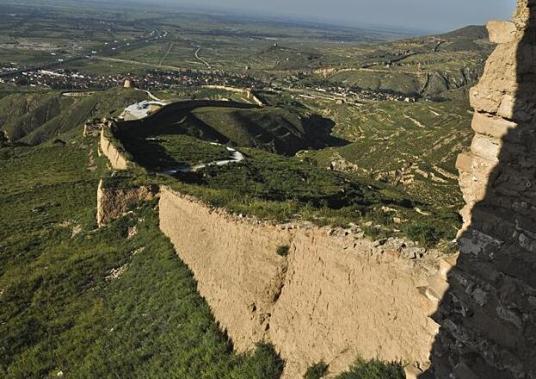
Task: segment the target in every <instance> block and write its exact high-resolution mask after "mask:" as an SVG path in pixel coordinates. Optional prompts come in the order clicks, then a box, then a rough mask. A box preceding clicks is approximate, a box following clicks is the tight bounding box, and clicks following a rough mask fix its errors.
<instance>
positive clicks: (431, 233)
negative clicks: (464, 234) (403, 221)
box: [405, 223, 441, 247]
mask: <svg viewBox="0 0 536 379" xmlns="http://www.w3.org/2000/svg"><path fill="white" fill-rule="evenodd" d="M405 231H406V234H407V235H408V237H409V238H411V239H412V240H413V241H417V242H419V243H421V244H422V245H424V246H427V247H431V246H434V245H435V244H437V243H438V242H439V240H440V239H441V233H440V232H439V231H438V230H437V229H436V228H435V227H434V226H432V225H427V224H423V223H417V224H412V225H408V226H407V227H406V228H405Z"/></svg>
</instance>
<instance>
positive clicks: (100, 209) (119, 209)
mask: <svg viewBox="0 0 536 379" xmlns="http://www.w3.org/2000/svg"><path fill="white" fill-rule="evenodd" d="M157 193H158V189H157V188H156V187H153V186H141V187H126V188H118V187H115V186H106V185H105V182H104V180H103V179H101V180H100V182H99V187H98V189H97V225H98V226H99V227H101V226H104V225H106V224H107V223H109V222H110V221H112V220H115V219H117V218H119V217H121V216H122V215H123V214H125V213H126V212H127V211H128V210H129V208H130V207H132V206H133V205H135V204H137V203H140V202H142V201H150V200H153V199H154V197H155V196H156V194H157Z"/></svg>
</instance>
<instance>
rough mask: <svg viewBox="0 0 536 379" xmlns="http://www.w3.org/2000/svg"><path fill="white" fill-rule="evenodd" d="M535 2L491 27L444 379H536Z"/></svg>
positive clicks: (445, 306) (449, 299)
mask: <svg viewBox="0 0 536 379" xmlns="http://www.w3.org/2000/svg"><path fill="white" fill-rule="evenodd" d="M535 12H536V1H535V0H518V8H517V12H516V15H515V16H514V20H513V22H490V24H489V25H488V28H489V31H490V37H491V39H492V41H493V42H495V43H497V44H498V46H497V48H496V50H495V51H494V53H493V54H492V55H491V56H490V58H489V60H488V62H487V64H486V68H485V72H484V75H483V77H482V79H481V81H480V82H479V84H478V85H477V86H476V87H474V88H473V89H472V90H471V93H470V97H471V104H472V106H473V108H474V110H475V114H474V119H473V124H472V128H473V130H474V131H475V136H474V139H473V142H472V145H471V149H470V151H469V152H467V153H464V154H462V155H460V157H459V159H458V162H457V167H458V169H459V171H460V186H461V188H462V191H463V194H464V198H465V200H466V203H467V206H466V207H465V208H464V209H463V211H462V216H463V218H464V228H463V230H462V231H461V232H460V235H459V243H460V257H459V259H458V262H457V264H456V266H455V267H454V268H453V269H452V270H451V271H450V273H449V274H448V282H449V285H450V289H449V290H448V291H447V293H446V294H445V296H444V297H443V299H442V302H441V304H440V307H439V309H438V311H437V312H436V314H435V315H434V319H435V320H436V321H437V322H438V323H439V324H440V325H441V329H440V333H439V335H438V336H437V338H436V343H435V344H434V348H433V352H432V357H431V360H432V365H433V371H432V372H431V373H432V374H433V375H434V376H435V377H436V378H485V379H488V378H501V379H507V378H536V119H535V109H536V37H535V28H536V25H535V24H536V23H535V22H534V14H535Z"/></svg>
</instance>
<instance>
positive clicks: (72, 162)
mask: <svg viewBox="0 0 536 379" xmlns="http://www.w3.org/2000/svg"><path fill="white" fill-rule="evenodd" d="M88 148H90V147H86V148H84V147H83V145H82V144H80V143H77V144H76V145H68V146H67V147H64V148H61V147H41V148H3V149H0V157H1V159H0V171H1V172H2V176H1V178H0V189H1V192H0V193H1V195H0V202H1V203H2V207H0V241H1V243H0V293H1V295H0V376H2V377H5V378H28V377H46V376H55V375H56V374H57V373H58V372H60V371H61V372H63V373H64V374H65V375H67V376H70V377H113V376H120V377H147V376H151V377H177V378H214V379H216V378H218V379H219V378H233V379H238V378H244V379H246V378H247V379H249V378H258V379H264V378H277V377H279V374H280V372H281V369H282V363H281V361H280V360H279V359H278V358H277V355H276V354H275V353H274V352H273V350H272V349H271V348H270V347H268V346H260V347H259V348H258V349H257V350H256V351H255V352H254V353H252V354H251V355H248V356H242V355H236V354H233V353H232V349H231V346H230V344H229V342H228V340H227V338H226V336H225V335H223V334H222V333H221V332H220V331H219V329H218V327H217V325H216V323H215V321H214V319H213V317H212V315H211V313H210V311H209V308H208V306H207V304H206V303H205V302H204V301H203V300H202V299H201V297H200V296H199V295H198V293H197V291H196V285H195V281H194V279H193V277H192V274H191V273H190V272H189V270H188V269H187V268H186V266H185V265H184V264H182V263H181V262H180V261H179V259H178V258H177V257H176V255H175V252H174V250H173V247H172V246H171V244H170V242H169V241H168V240H167V239H166V238H165V237H163V236H162V234H161V233H160V232H159V229H158V218H157V216H156V215H155V213H154V211H153V210H152V208H153V205H154V204H148V205H147V206H142V207H141V208H138V209H134V212H135V213H134V215H132V216H131V217H127V218H123V219H120V220H118V221H116V222H114V223H112V224H111V225H110V226H109V227H107V228H104V229H100V230H95V193H96V186H97V181H98V175H97V173H96V172H90V171H87V169H86V165H85V164H84V163H85V161H86V160H87V156H88ZM91 148H93V147H91ZM100 164H102V162H100ZM43 167H50V169H49V170H50V171H48V172H45V173H43ZM132 226H136V227H137V230H138V234H137V235H136V236H135V237H133V238H131V239H126V238H125V237H126V234H127V231H128V228H129V227H132ZM73 230H78V231H79V233H78V234H76V233H74V234H73ZM119 268H123V269H124V270H125V271H124V273H123V274H122V275H121V276H119V277H118V278H117V279H114V280H110V279H109V276H110V274H111V273H113V270H118V269H119Z"/></svg>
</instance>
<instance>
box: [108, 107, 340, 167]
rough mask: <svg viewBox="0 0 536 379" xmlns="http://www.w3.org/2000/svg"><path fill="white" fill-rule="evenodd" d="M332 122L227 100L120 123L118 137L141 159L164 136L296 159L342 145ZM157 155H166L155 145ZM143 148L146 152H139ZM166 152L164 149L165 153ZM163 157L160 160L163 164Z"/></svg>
mask: <svg viewBox="0 0 536 379" xmlns="http://www.w3.org/2000/svg"><path fill="white" fill-rule="evenodd" d="M332 124H333V123H332V122H331V121H330V120H328V119H324V118H322V117H320V116H315V115H312V114H300V113H298V112H294V111H291V110H287V109H284V108H279V107H266V108H259V107H255V106H251V105H249V104H244V103H232V102H222V101H219V102H218V101H201V102H196V101H192V102H180V103H175V104H172V105H169V106H167V107H165V108H164V109H163V110H161V111H160V112H158V113H156V114H154V115H152V116H150V117H148V118H146V119H144V120H139V121H129V122H123V123H120V124H119V127H118V136H120V137H121V139H122V142H123V144H124V145H125V147H126V149H127V150H128V151H129V152H130V153H131V154H132V155H133V156H135V157H137V159H142V160H143V159H144V158H143V157H142V156H141V155H143V154H146V153H147V152H148V150H147V148H148V147H147V146H143V145H144V144H145V142H146V141H147V139H151V138H154V137H155V136H159V135H166V136H168V137H167V138H168V139H169V138H172V137H171V136H173V135H181V134H183V135H189V136H192V137H196V138H199V139H202V140H205V141H213V142H218V143H222V144H230V145H234V146H245V147H256V148H260V149H264V150H267V151H270V152H274V153H278V154H283V155H293V154H295V153H296V152H297V151H299V150H301V149H305V148H319V147H325V146H329V145H331V144H338V145H340V144H341V143H342V141H341V140H338V139H336V138H333V137H332V136H330V131H331V128H332ZM152 145H153V147H154V148H153V149H151V151H152V156H154V157H157V155H158V154H161V153H164V152H163V151H162V149H160V148H159V147H158V146H157V145H158V143H153V144H152ZM140 148H142V149H143V151H141V150H140ZM164 150H165V149H164ZM158 159H159V158H157V160H158Z"/></svg>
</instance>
